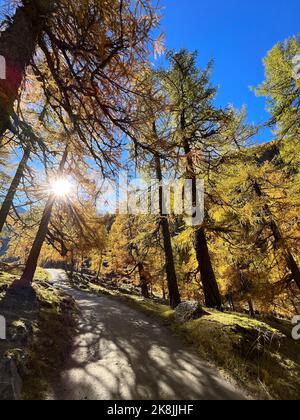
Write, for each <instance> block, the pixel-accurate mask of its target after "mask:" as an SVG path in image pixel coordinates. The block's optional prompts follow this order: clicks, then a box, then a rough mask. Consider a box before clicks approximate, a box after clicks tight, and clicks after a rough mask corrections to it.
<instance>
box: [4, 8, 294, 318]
mask: <svg viewBox="0 0 300 420" xmlns="http://www.w3.org/2000/svg"><path fill="white" fill-rule="evenodd" d="M160 15H161V10H160V7H159V6H158V5H157V4H156V2H152V1H151V0H143V1H141V0H136V1H134V2H132V1H129V0H110V1H107V0H96V1H90V0H84V1H80V2H70V1H66V0H57V1H54V0H53V1H49V0H48V1H43V0H28V1H27V0H26V1H25V0H23V1H17V2H8V4H7V14H5V16H4V17H3V18H2V22H1V32H0V55H1V56H2V57H4V58H5V62H6V74H7V77H6V78H5V79H3V80H0V135H1V151H0V166H1V167H0V194H1V201H2V204H1V210H0V229H1V231H2V244H3V246H2V251H1V253H2V259H3V261H4V262H13V263H16V264H18V265H20V266H21V267H22V270H23V275H22V276H21V279H20V280H18V281H16V282H15V283H14V287H16V288H26V287H30V286H31V284H32V281H33V278H34V274H35V271H36V268H37V266H38V265H42V266H59V267H65V268H66V270H67V271H68V273H69V275H70V277H71V278H72V276H73V275H74V274H75V273H78V272H81V273H85V274H88V275H89V276H91V278H92V281H93V282H95V283H96V284H97V283H99V282H100V281H103V280H105V279H106V280H109V281H112V282H114V283H115V284H116V285H117V286H120V285H121V286H122V285H124V284H125V285H128V284H129V285H131V287H132V290H134V291H135V292H137V293H139V294H142V296H143V297H144V298H146V299H149V298H152V297H155V298H157V299H161V300H163V301H164V302H166V301H168V302H169V304H170V306H171V307H172V308H175V307H176V306H177V305H178V304H179V303H180V302H181V301H182V300H197V301H200V302H201V303H202V304H203V305H205V306H206V307H208V308H215V309H218V310H230V311H239V312H243V311H249V312H250V314H251V316H255V314H256V313H257V312H258V313H268V314H270V313H276V314H280V315H281V316H291V315H293V314H295V313H298V307H299V297H300V268H299V265H300V255H299V240H300V233H299V232H300V230H299V223H300V220H299V206H300V201H299V197H300V195H299V192H300V191H299V189H300V175H299V164H300V151H299V150H300V148H299V145H300V140H299V134H300V126H299V121H300V118H299V107H300V101H299V98H300V95H299V93H300V77H299V78H298V77H296V76H297V75H296V74H295V64H294V63H295V61H294V60H295V57H296V56H297V55H298V54H300V40H299V38H298V37H296V36H295V37H292V38H290V39H288V40H285V41H283V42H281V43H279V44H277V45H275V46H274V48H273V49H272V50H271V51H270V52H269V53H268V55H267V56H266V58H265V61H264V65H265V80H264V81H262V83H261V85H260V86H258V87H257V89H256V94H257V95H259V96H263V97H265V98H266V103H267V108H268V112H269V115H270V118H269V120H268V121H266V122H265V126H268V127H271V128H272V130H273V138H272V140H271V141H266V142H264V143H263V144H258V141H257V139H258V135H259V133H260V130H261V129H262V127H260V126H255V125H253V124H250V123H249V122H248V117H247V108H246V107H244V108H242V109H235V108H234V107H233V106H232V105H230V104H228V105H227V106H224V107H220V106H218V105H217V101H216V97H217V94H218V91H219V89H222V87H220V88H217V87H216V86H214V84H213V82H212V73H213V71H214V64H213V61H211V62H209V63H207V65H206V66H205V67H204V68H202V67H201V66H200V65H199V60H198V56H197V52H194V51H189V50H187V49H183V50H181V51H166V47H165V45H164V35H163V34H161V33H160V28H159V21H160ZM162 54H163V55H164V57H165V60H164V65H163V66H162V67H161V68H158V66H157V65H155V64H153V63H155V59H156V58H157V56H159V55H162ZM122 171H127V172H128V177H129V181H130V180H131V179H132V178H135V177H137V176H139V177H140V178H141V179H143V180H144V181H145V182H146V183H147V182H148V184H149V182H150V180H151V182H152V181H153V180H154V181H155V182H156V183H157V185H159V187H158V190H157V192H158V198H159V201H158V202H159V205H158V208H157V209H156V212H151V211H150V210H151V209H150V208H149V211H147V212H144V213H142V214H131V213H130V214H123V213H122V212H117V214H110V211H109V210H110V209H111V206H112V203H109V202H107V201H106V200H103V196H104V195H105V192H106V191H104V186H103V185H104V184H105V181H106V185H107V182H111V183H112V184H114V185H115V184H117V183H118V177H119V174H120V173H121V172H122ZM99 180H100V181H99ZM171 180H172V181H173V182H176V183H177V185H178V187H179V190H180V191H181V192H182V194H184V192H185V193H187V188H186V187H184V185H187V184H185V182H186V181H187V180H190V181H191V184H190V185H191V188H190V191H189V192H190V202H191V204H192V207H193V208H194V209H199V207H200V206H202V205H203V218H202V220H200V221H199V220H197V221H196V222H195V221H194V223H188V221H187V217H186V214H184V212H183V213H182V214H177V213H176V212H175V211H174V200H175V198H174V191H173V192H172V191H170V195H169V197H167V196H166V194H164V192H163V189H162V187H161V185H162V183H163V182H170V181H171ZM198 180H204V185H205V188H204V195H203V197H199V194H198V193H197V188H196V185H197V181H198ZM123 187H124V188H125V189H126V187H127V186H123ZM150 187H151V185H150ZM185 189H186V190H185ZM134 191H136V194H140V196H139V200H141V201H142V202H143V203H144V204H145V202H146V203H148V200H149V194H148V193H147V191H146V193H143V194H141V191H140V190H139V189H138V188H136V189H135V190H134ZM106 197H108V201H109V197H110V196H109V195H107V194H106ZM135 198H136V197H135ZM202 198H203V199H204V204H203V202H202V201H201V199H202ZM119 199H120V200H121V201H122V199H123V197H121V198H120V197H119ZM101 200H102V201H101ZM168 200H169V201H168ZM167 201H168V204H169V207H170V208H172V209H173V211H170V212H169V213H168V214H166V212H165V209H166V206H167ZM99 202H101V203H102V204H101V205H100V206H99ZM146 207H147V205H146ZM148 207H149V206H148ZM99 208H101V211H99ZM103 209H106V210H107V211H106V212H103V211H102V210H103Z"/></svg>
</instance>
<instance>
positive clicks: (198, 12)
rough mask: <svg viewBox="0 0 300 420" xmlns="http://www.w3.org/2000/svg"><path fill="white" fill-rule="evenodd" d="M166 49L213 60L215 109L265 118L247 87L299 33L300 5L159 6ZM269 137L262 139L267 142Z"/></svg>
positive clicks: (189, 1) (197, 2) (167, 0)
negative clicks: (276, 49)
mask: <svg viewBox="0 0 300 420" xmlns="http://www.w3.org/2000/svg"><path fill="white" fill-rule="evenodd" d="M161 4H162V6H164V10H163V13H164V19H163V21H162V28H163V30H164V31H165V33H166V36H167V47H168V48H170V49H176V50H179V49H180V48H188V49H190V50H198V51H199V64H200V65H202V66H204V65H205V63H207V62H208V61H209V60H210V59H211V58H214V59H215V68H214V74H213V82H214V83H215V84H216V85H219V86H220V91H219V95H218V104H219V105H226V104H227V103H229V102H230V103H232V104H233V105H234V106H236V107H239V108H240V107H241V106H242V105H244V104H245V105H247V107H248V113H249V121H250V122H255V123H261V122H263V121H265V120H266V119H267V118H268V114H267V113H266V112H265V107H266V105H265V100H264V98H257V97H256V96H255V94H254V93H253V92H251V91H250V89H249V88H250V86H257V85H258V84H259V83H261V82H262V81H263V79H264V67H263V63H262V60H263V58H264V57H265V55H266V54H267V52H268V51H269V50H270V49H271V48H272V47H273V46H274V45H275V44H276V43H277V42H278V41H282V40H284V39H286V38H287V37H289V36H292V35H296V34H299V33H300V24H299V21H300V1H299V0H286V1H284V0H226V1H224V0H210V1H203V0H185V1H182V0H161ZM270 138H271V133H270V132H268V131H266V132H264V133H261V134H260V139H261V140H269V139H270Z"/></svg>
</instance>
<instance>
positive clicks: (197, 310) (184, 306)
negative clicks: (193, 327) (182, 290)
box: [175, 301, 205, 324]
mask: <svg viewBox="0 0 300 420" xmlns="http://www.w3.org/2000/svg"><path fill="white" fill-rule="evenodd" d="M204 314H205V312H204V311H203V308H202V306H201V305H200V303H199V302H196V301H188V302H183V303H181V304H180V305H178V306H177V308H176V309H175V321H176V322H177V323H178V324H184V323H185V322H188V321H191V320H193V319H198V318H201V316H203V315H204Z"/></svg>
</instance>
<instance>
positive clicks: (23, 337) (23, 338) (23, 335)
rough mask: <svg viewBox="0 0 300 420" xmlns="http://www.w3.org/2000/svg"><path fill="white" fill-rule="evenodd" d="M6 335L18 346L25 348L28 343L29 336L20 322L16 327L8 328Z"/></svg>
mask: <svg viewBox="0 0 300 420" xmlns="http://www.w3.org/2000/svg"><path fill="white" fill-rule="evenodd" d="M8 334H9V337H10V339H11V340H12V341H13V342H14V343H16V344H18V345H20V346H26V345H27V344H28V342H29V334H28V330H27V327H26V325H25V324H23V323H22V322H20V323H18V324H16V325H12V326H11V327H10V328H9V331H8Z"/></svg>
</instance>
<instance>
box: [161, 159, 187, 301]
mask: <svg viewBox="0 0 300 420" xmlns="http://www.w3.org/2000/svg"><path fill="white" fill-rule="evenodd" d="M155 166H156V176H157V179H158V181H159V182H162V170H161V163H160V157H159V156H158V155H155ZM163 200H164V197H163V191H162V188H160V191H159V206H160V224H161V228H162V235H163V241H164V251H165V257H166V272H167V280H168V289H169V301H170V306H171V308H172V309H175V308H176V307H177V306H178V305H179V304H180V302H181V297H180V293H179V288H178V283H177V276H176V270H175V263H174V255H173V249H172V241H171V234H170V227H169V221H168V218H167V216H165V215H164V214H163V208H164V206H163Z"/></svg>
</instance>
